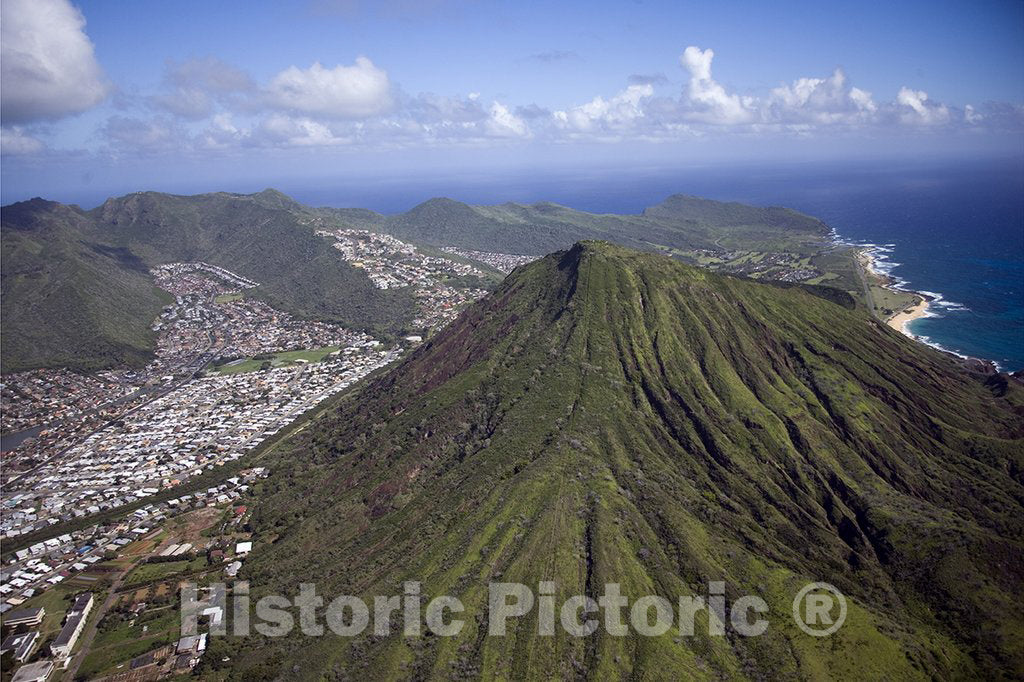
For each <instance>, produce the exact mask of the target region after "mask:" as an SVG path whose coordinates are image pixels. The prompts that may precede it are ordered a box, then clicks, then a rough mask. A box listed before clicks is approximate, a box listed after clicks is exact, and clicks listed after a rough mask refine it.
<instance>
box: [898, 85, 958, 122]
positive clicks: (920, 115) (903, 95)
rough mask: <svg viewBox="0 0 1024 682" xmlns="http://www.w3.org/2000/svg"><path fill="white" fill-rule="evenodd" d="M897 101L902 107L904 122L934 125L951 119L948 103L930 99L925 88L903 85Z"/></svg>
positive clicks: (901, 118)
mask: <svg viewBox="0 0 1024 682" xmlns="http://www.w3.org/2000/svg"><path fill="white" fill-rule="evenodd" d="M896 103H897V104H898V105H899V108H900V120H901V121H903V122H904V123H910V124H924V125H934V124H939V123H947V122H948V121H949V109H947V108H946V105H945V104H940V103H938V102H933V101H930V100H929V99H928V93H927V92H925V91H924V90H911V89H910V88H908V87H906V86H903V87H902V88H900V91H899V94H897V95H896Z"/></svg>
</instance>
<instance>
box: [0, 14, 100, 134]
mask: <svg viewBox="0 0 1024 682" xmlns="http://www.w3.org/2000/svg"><path fill="white" fill-rule="evenodd" d="M84 28H85V19H84V18H83V17H82V14H81V13H80V12H79V11H78V10H77V9H75V8H74V7H72V5H71V3H69V2H68V1H67V0H3V2H2V3H0V45H2V47H0V91H2V96H0V100H2V105H0V110H2V111H0V116H2V118H3V121H4V123H5V124H6V125H16V124H21V123H31V122H33V121H42V120H56V119H59V118H63V117H65V116H69V115H71V114H77V113H79V112H82V111H85V110H86V109H90V108H92V107H94V106H96V105H97V104H99V103H100V102H101V101H103V99H104V98H105V97H106V96H107V94H108V92H109V91H110V87H109V85H108V83H107V81H106V78H105V77H104V75H103V70H102V69H101V68H100V65H99V64H98V63H97V61H96V57H95V55H94V54H93V46H92V43H91V42H90V41H89V38H88V36H86V34H85V31H84Z"/></svg>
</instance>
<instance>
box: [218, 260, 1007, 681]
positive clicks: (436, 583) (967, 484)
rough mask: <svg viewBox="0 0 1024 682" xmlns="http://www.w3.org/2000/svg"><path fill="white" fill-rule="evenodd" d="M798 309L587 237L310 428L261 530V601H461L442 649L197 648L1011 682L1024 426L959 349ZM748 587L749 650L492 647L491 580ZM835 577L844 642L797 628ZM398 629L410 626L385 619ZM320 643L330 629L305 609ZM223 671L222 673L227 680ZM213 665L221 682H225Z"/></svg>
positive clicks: (521, 643)
mask: <svg viewBox="0 0 1024 682" xmlns="http://www.w3.org/2000/svg"><path fill="white" fill-rule="evenodd" d="M818 293H820V291H818V290H813V289H812V290H807V289H806V288H803V287H776V286H769V285H765V284H760V283H757V282H752V281H746V280H741V279H735V278H730V277H723V276H718V275H714V274H711V273H708V272H707V271H704V270H700V269H696V268H692V267H688V266H685V265H682V264H679V263H678V262H675V261H672V260H670V259H668V258H664V257H660V256H655V255H650V254H641V253H637V252H633V251H629V250H625V249H621V248H618V247H613V246H611V245H608V244H599V243H583V244H578V245H576V246H574V247H573V248H572V249H571V250H569V251H566V252H561V253H557V254H553V255H550V256H548V257H546V258H544V259H542V260H540V261H538V262H536V263H534V264H531V265H529V266H527V267H525V268H520V269H519V270H517V271H516V272H515V273H513V275H511V276H510V277H509V278H507V279H506V280H505V282H504V283H503V284H502V285H501V287H500V288H499V289H498V290H497V291H496V292H495V293H493V294H492V295H490V296H489V297H488V298H487V299H485V300H483V301H481V302H479V303H478V304H476V305H474V306H473V307H471V308H470V309H469V310H467V311H466V312H465V313H464V314H463V315H462V316H461V317H460V318H459V319H458V320H457V321H456V322H455V323H453V324H452V325H451V326H449V327H448V328H447V329H446V330H444V331H443V332H442V333H440V334H439V335H438V336H437V337H435V338H434V339H432V340H431V341H430V342H428V343H427V344H425V345H424V346H422V347H421V348H420V349H418V350H417V351H416V352H415V353H414V354H413V355H412V356H410V357H409V358H407V359H406V360H405V361H404V362H403V363H402V364H401V365H400V366H398V367H397V368H395V369H393V370H391V371H390V372H387V373H385V374H383V375H382V376H380V377H379V378H377V379H376V380H375V381H373V382H372V383H371V384H369V385H367V386H366V387H365V388H364V389H363V390H362V391H361V392H360V393H358V394H357V395H355V396H353V397H352V398H351V399H348V400H347V401H345V402H344V403H343V404H342V406H341V407H340V408H339V409H338V410H337V412H336V413H334V414H330V415H326V416H324V417H321V418H320V419H318V420H317V421H315V422H314V423H312V424H311V425H310V426H309V427H308V428H307V429H306V430H305V432H304V433H303V434H301V435H300V436H298V439H297V441H296V442H295V444H294V445H293V447H292V449H291V450H290V451H285V452H284V453H283V454H282V455H281V459H280V461H279V462H278V464H277V465H276V466H274V475H273V476H272V477H271V478H270V479H268V483H267V485H268V487H269V489H268V490H267V491H265V494H266V496H265V498H264V499H263V501H262V502H261V503H260V504H259V506H258V508H257V509H256V510H255V515H254V519H253V524H254V526H255V530H256V533H255V537H254V540H255V550H254V552H253V554H252V555H251V556H250V557H249V559H248V560H247V562H246V564H245V566H244V568H243V577H244V578H245V579H247V580H249V581H250V582H251V585H252V589H253V598H252V600H253V602H254V603H255V601H256V600H257V599H258V598H259V597H260V596H262V595H265V594H271V593H272V594H284V595H293V594H295V593H296V591H297V589H298V588H297V586H298V583H300V582H315V583H316V585H317V589H318V591H319V593H320V594H322V595H327V596H328V597H331V596H335V595H341V594H356V595H364V596H369V595H392V594H401V591H402V582H403V581H404V580H418V581H421V582H422V584H423V586H422V592H423V594H424V595H426V596H427V597H428V598H429V597H430V596H434V595H440V594H445V595H454V596H457V597H458V598H459V599H460V600H461V601H462V602H463V604H464V605H465V607H466V613H465V614H462V615H463V616H464V620H465V621H466V623H465V626H464V627H463V629H462V631H461V632H460V634H459V635H458V636H456V637H452V638H442V637H432V636H428V635H423V636H419V637H402V636H399V635H397V634H396V635H392V636H390V637H375V636H372V634H364V635H361V636H359V637H356V638H346V639H341V638H337V637H334V636H331V635H329V634H328V635H327V636H324V637H303V636H299V635H297V634H296V635H294V636H290V637H287V638H284V639H274V638H263V637H260V636H258V635H254V636H252V637H249V638H246V639H219V638H218V639H214V640H212V642H211V650H210V652H209V653H208V654H207V656H206V657H204V659H203V663H202V666H203V670H204V672H205V673H207V674H211V675H212V674H218V675H219V674H222V673H228V671H229V670H230V674H229V677H230V678H231V679H246V680H252V679H282V678H284V679H293V678H294V679H310V680H312V679H324V678H327V679H409V678H414V679H450V678H453V677H454V678H474V679H475V678H479V677H484V678H487V679H491V678H502V679H551V678H562V679H566V678H573V679H595V680H606V679H626V678H629V679H722V678H725V679H764V678H769V677H770V678H775V679H778V678H789V679H822V680H824V679H851V680H852V679H858V680H859V679H964V678H980V677H987V678H991V677H1001V676H1003V677H1014V676H1018V675H1021V674H1024V656H1022V652H1024V628H1022V627H1021V620H1020V617H1019V610H1018V608H1017V606H1016V603H1017V597H1018V592H1019V588H1020V585H1021V584H1022V580H1024V568H1022V567H1024V542H1022V537H1024V533H1022V532H1024V521H1022V519H1024V503H1022V500H1024V486H1022V474H1021V472H1022V464H1024V447H1022V445H1024V441H1022V437H1024V428H1022V418H1021V414H1020V413H1019V407H1018V408H1014V405H1018V406H1019V404H1020V402H1019V400H1018V398H1019V387H1017V386H1015V385H1013V386H1008V387H1003V388H1005V389H1006V391H1005V393H1003V392H1002V391H999V392H998V393H1003V394H1002V395H1001V396H1000V397H996V396H995V395H994V394H993V393H992V392H990V391H989V389H988V388H986V387H985V386H984V385H983V384H982V383H981V382H980V381H979V380H978V379H977V378H976V377H974V376H971V375H968V374H966V373H965V372H964V371H963V370H962V369H961V368H960V366H959V365H958V364H956V362H955V360H954V359H952V358H951V357H950V356H946V355H944V354H941V353H938V352H934V351H932V350H930V349H928V348H925V347H922V346H921V345H920V344H916V343H914V342H912V341H911V340H909V339H907V338H905V337H903V336H902V335H900V334H898V333H896V332H894V331H893V330H891V329H889V328H887V327H885V325H883V324H881V323H879V322H878V321H876V320H875V319H873V318H872V317H870V316H869V315H868V314H867V313H866V311H865V310H864V309H863V308H862V307H860V306H857V305H850V304H849V300H848V299H846V300H844V299H841V298H837V299H836V300H837V301H838V303H840V304H842V305H840V304H837V303H836V302H832V301H830V300H827V298H825V297H822V296H820V295H815V294H818ZM719 580H721V581H725V583H726V595H727V598H728V599H729V600H733V599H735V598H736V597H738V596H739V595H743V594H754V595H759V596H761V597H762V598H764V599H765V600H766V601H767V602H768V603H769V606H770V609H771V611H770V616H769V620H770V624H771V625H770V628H769V630H768V631H767V633H766V634H764V635H763V636H761V637H751V638H744V637H738V636H730V637H718V636H712V635H710V634H709V633H708V631H707V627H706V624H702V623H703V621H701V620H700V619H698V628H697V632H696V634H694V635H685V634H683V633H680V632H678V631H677V630H676V629H675V628H673V629H672V630H670V631H669V632H667V633H666V634H664V635H662V636H660V637H643V636H639V635H637V634H636V633H635V632H631V634H628V635H627V636H624V637H613V636H609V635H608V634H606V633H605V632H604V631H603V630H602V629H599V630H598V632H597V633H595V634H594V635H592V636H590V637H583V638H575V637H571V636H568V635H567V634H566V633H565V632H564V631H563V630H562V629H561V628H556V629H555V633H556V634H555V636H553V637H544V636H539V635H538V634H537V627H538V621H537V616H536V610H535V611H533V612H532V613H531V614H530V615H529V616H528V617H525V618H523V619H520V620H518V621H512V622H511V623H510V626H511V629H510V631H509V633H508V634H507V635H506V636H504V637H490V636H487V635H486V626H487V625H486V623H487V621H486V617H487V583H488V581H503V582H521V583H525V584H527V585H529V586H530V587H531V588H532V589H533V590H534V591H535V592H536V590H537V584H538V582H539V581H554V582H555V583H556V586H557V587H556V603H557V604H561V603H562V601H563V600H564V599H566V598H567V597H568V596H570V595H578V594H590V595H598V594H600V593H601V592H602V591H603V586H604V585H605V584H606V583H611V582H617V583H620V584H621V586H622V592H623V594H625V595H627V596H629V597H631V598H632V599H635V598H636V597H639V596H642V595H649V594H655V595H661V596H663V597H665V598H667V599H669V601H670V602H671V603H673V604H675V603H676V600H677V599H678V597H680V596H685V595H693V594H698V595H706V593H707V587H708V582H709V581H719ZM819 580H823V581H828V582H830V583H833V584H835V585H836V586H838V587H839V588H840V589H841V590H842V591H843V592H844V593H845V594H846V595H847V598H848V601H849V615H848V618H847V622H846V625H844V627H843V628H842V629H841V630H840V631H839V632H837V633H836V634H835V635H833V636H831V637H829V638H824V639H817V638H812V637H809V636H807V635H805V634H803V633H802V632H800V631H799V630H797V628H796V627H795V625H794V624H793V622H792V619H791V617H790V616H789V615H788V614H789V613H790V604H791V601H792V599H793V596H794V595H795V594H796V592H797V590H798V589H799V587H800V586H801V585H803V584H804V583H807V582H809V581H819ZM395 618H396V619H397V621H398V622H400V621H401V615H400V614H396V616H395ZM321 622H322V615H321ZM227 656H230V658H231V661H230V662H223V661H222V659H223V658H224V657H227ZM218 671H219V672H218Z"/></svg>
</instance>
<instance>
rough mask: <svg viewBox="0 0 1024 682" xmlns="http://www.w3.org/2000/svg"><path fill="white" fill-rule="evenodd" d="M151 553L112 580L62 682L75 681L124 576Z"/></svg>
mask: <svg viewBox="0 0 1024 682" xmlns="http://www.w3.org/2000/svg"><path fill="white" fill-rule="evenodd" d="M159 532H160V529H159V528H157V529H156V530H154V531H153V532H152V533H150V534H149V535H147V536H146V537H144V538H142V539H143V540H148V539H150V538H152V537H153V536H154V535H156V534H157V533H159ZM154 549H155V548H154ZM152 553H153V552H148V553H146V554H144V555H142V556H140V557H139V558H138V559H136V560H135V561H133V562H132V563H130V564H129V565H128V567H127V568H125V569H124V570H123V571H121V573H120V574H119V575H118V576H117V578H115V579H114V582H113V584H112V585H111V586H110V594H108V595H107V598H106V599H105V600H104V601H103V604H102V605H101V606H100V607H99V609H98V610H97V611H96V615H95V616H94V617H93V619H92V621H91V622H90V623H89V624H88V625H86V627H85V631H84V632H83V633H82V638H81V640H80V642H79V645H78V653H77V654H75V655H74V657H73V658H72V659H71V663H70V665H68V667H67V671H66V672H65V673H64V682H73V680H74V679H75V675H76V674H77V673H78V669H79V668H80V667H81V666H82V661H84V660H85V657H86V656H87V655H88V654H89V649H90V648H92V640H93V639H95V638H96V631H97V630H98V628H99V624H100V622H101V621H102V620H103V616H105V615H107V611H109V610H110V607H112V606H113V605H114V604H116V603H117V601H118V599H120V595H119V594H118V593H117V591H118V589H119V588H120V587H121V582H122V581H123V580H124V578H125V576H127V575H128V574H129V573H131V572H132V569H133V568H135V567H136V566H138V565H139V564H140V563H142V562H143V561H145V560H146V559H147V558H148V557H149V556H150V555H151V554H152Z"/></svg>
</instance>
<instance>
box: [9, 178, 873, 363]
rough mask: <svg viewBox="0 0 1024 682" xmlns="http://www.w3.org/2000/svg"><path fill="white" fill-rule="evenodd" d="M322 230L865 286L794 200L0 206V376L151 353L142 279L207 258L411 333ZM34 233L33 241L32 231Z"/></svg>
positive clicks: (342, 316) (352, 319)
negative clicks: (598, 207) (786, 203)
mask: <svg viewBox="0 0 1024 682" xmlns="http://www.w3.org/2000/svg"><path fill="white" fill-rule="evenodd" d="M30 226H31V227H30ZM317 227H323V228H336V227H353V228H359V229H369V230H375V231H381V232H387V233H390V234H392V235H395V236H397V237H399V238H400V239H404V240H407V241H412V242H414V243H417V244H422V245H425V246H428V247H449V246H456V247H462V248H467V249H474V250H480V251H489V252H502V253H513V254H528V255H542V254H545V253H549V252H551V251H555V250H558V249H564V248H567V247H568V246H570V245H571V244H572V243H574V242H576V241H578V240H583V239H604V240H609V241H612V242H615V243H618V244H621V245H624V246H629V247H633V248H637V249H643V250H647V251H661V252H664V253H667V254H670V255H672V256H674V257H676V258H678V259H681V260H683V261H685V262H690V263H695V264H700V265H706V266H708V267H720V268H723V269H730V268H739V270H738V272H746V268H748V267H749V266H750V265H751V264H755V263H757V262H760V261H761V260H762V259H764V258H766V256H768V255H769V254H775V255H776V256H779V255H781V258H782V261H780V266H781V267H788V268H790V269H792V268H795V267H803V266H807V267H814V268H817V269H818V271H820V273H821V275H820V276H819V277H817V278H816V280H815V283H823V284H827V285H829V286H834V287H837V288H839V289H842V290H845V291H850V292H856V294H857V295H858V296H860V295H862V293H861V292H862V288H863V287H862V284H861V282H860V279H859V277H858V274H857V271H856V267H855V263H854V261H853V257H852V253H851V252H850V251H849V250H836V249H834V248H833V247H832V245H831V244H830V243H829V241H828V228H827V227H826V226H825V225H824V224H822V223H821V222H820V221H818V220H815V219H814V218H810V217H808V216H805V215H802V214H799V213H797V212H795V211H790V210H788V209H780V208H758V207H751V206H743V205H741V204H723V203H720V202H715V201H708V200H703V199H696V198H693V197H686V196H681V195H677V196H673V197H670V198H669V199H667V200H666V201H665V202H663V203H662V204H659V205H658V206H654V207H651V208H649V209H647V210H646V211H644V213H643V214H642V215H610V214H608V215H598V214H591V213H586V212H583V211H577V210H574V209H571V208H567V207H565V206H559V205H557V204H552V203H537V204H533V205H529V206H527V205H522V204H514V203H506V204H502V205H499V206H470V205H467V204H463V203H461V202H458V201H453V200H451V199H432V200H430V201H427V202H425V203H423V204H421V205H419V206H417V207H415V208H413V209H412V210H410V211H408V212H406V213H403V214H398V215H391V216H384V215H380V214H377V213H374V212H372V211H368V210H365V209H330V208H321V209H311V208H307V207H304V206H302V205H301V204H299V203H297V202H296V201H294V200H293V199H291V198H289V197H287V196H285V195H284V194H281V193H280V192H277V191H274V190H265V191H263V192H259V193H257V194H251V195H238V194H227V193H212V194H201V195H196V196H187V197H186V196H174V195H169V194H161V193H157V192H136V193H134V194H130V195H127V196H124V197H120V198H116V199H110V200H108V201H107V202H105V203H104V204H103V205H102V206H99V207H98V208H96V209H93V210H91V211H88V212H84V211H81V210H80V209H78V208H77V207H67V206H61V205H59V204H53V203H50V202H44V201H42V200H39V201H35V200H34V201H31V202H22V203H20V204H15V205H12V206H7V207H4V209H3V230H4V233H3V236H4V241H5V251H4V256H5V278H4V292H3V293H4V299H5V300H4V310H5V312H6V311H10V315H9V316H8V315H6V314H5V321H6V323H7V327H8V330H7V333H6V334H5V338H6V339H9V341H8V343H7V344H6V345H5V350H4V363H3V367H4V371H10V370H12V369H21V368H28V367H38V366H58V365H61V366H68V367H72V368H75V369H95V368H98V367H107V366H111V365H114V364H118V363H122V362H123V363H127V364H132V365H138V364H141V363H143V362H145V360H146V358H147V357H148V354H149V352H150V351H151V349H152V346H153V340H152V334H151V333H150V331H149V325H150V323H151V322H152V319H153V315H154V314H155V312H156V311H157V310H158V309H159V303H160V302H161V301H162V300H163V298H162V297H161V295H160V294H159V292H154V291H152V290H151V289H152V287H151V286H150V285H149V284H148V283H147V281H146V278H147V275H146V270H147V269H148V268H149V267H152V266H153V265H157V264H161V263H167V262H172V261H195V260H202V261H206V262H209V263H213V264H216V265H220V266H223V267H226V268H228V269H230V270H233V271H235V272H238V273H239V274H241V275H244V276H246V277H249V278H251V279H254V280H256V281H258V282H260V283H261V286H260V287H259V288H258V289H256V290H254V291H252V292H249V293H248V294H247V295H255V296H259V297H261V298H263V299H265V300H266V301H267V302H269V303H270V304H271V305H274V306H275V307H278V308H281V309H283V310H286V311H288V312H290V313H292V314H294V315H296V316H298V317H301V318H308V319H321V320H329V321H333V322H339V323H341V324H344V325H347V326H350V327H354V328H358V329H365V330H369V331H373V332H378V333H381V332H397V331H401V330H402V329H403V327H404V325H405V324H406V323H407V322H408V321H409V320H410V319H411V318H412V317H413V316H414V311H415V303H414V301H413V298H412V296H411V295H410V294H409V293H408V292H405V291H402V290H385V291H382V290H379V289H376V288H375V287H374V286H373V285H372V283H371V282H370V280H369V279H368V278H367V277H366V275H365V273H363V272H362V271H360V270H358V269H356V268H353V267H351V266H349V265H348V264H347V263H345V262H344V261H343V260H341V259H340V258H338V255H337V253H336V252H335V251H334V250H333V249H332V248H331V245H330V242H329V241H328V240H326V239H323V238H321V237H318V236H316V235H315V228H317ZM29 232H31V233H32V234H33V235H34V237H32V239H31V240H29V241H25V236H24V235H25V234H27V233H29ZM8 234H10V235H11V236H10V237H8ZM8 246H9V247H10V248H8ZM43 248H45V249H47V253H46V257H45V258H44V259H43V260H42V261H40V260H38V259H37V258H36V256H38V253H39V251H40V249H43ZM40 263H42V264H40ZM41 269H42V270H45V271H46V273H47V274H46V277H45V278H44V277H42V275H40V274H39V272H40V270H41ZM484 269H485V270H488V269H487V268H486V267H485V268H484ZM8 272H10V273H13V274H12V277H7V276H6V275H7V273H8ZM27 273H36V275H34V276H32V277H29V276H28V275H27ZM755 274H756V273H755ZM765 276H768V277H770V276H771V273H770V272H769V273H767V275H765ZM57 292H62V293H57ZM43 300H46V301H47V303H46V304H45V305H38V303H39V302H40V301H43ZM58 327H60V329H59V331H55V330H56V329H57V328H58Z"/></svg>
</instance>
